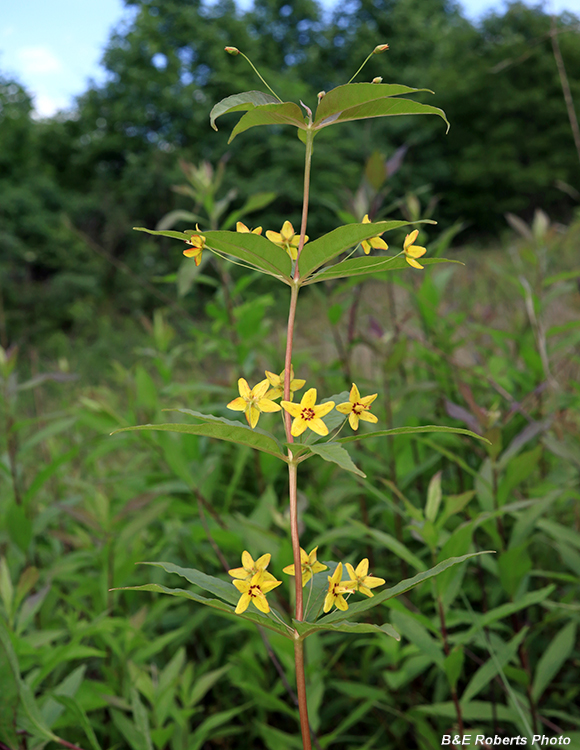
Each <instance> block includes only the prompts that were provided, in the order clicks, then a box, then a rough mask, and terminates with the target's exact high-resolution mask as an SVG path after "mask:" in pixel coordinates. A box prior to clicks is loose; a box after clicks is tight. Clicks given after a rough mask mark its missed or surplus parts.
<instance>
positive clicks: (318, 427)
mask: <svg viewBox="0 0 580 750" xmlns="http://www.w3.org/2000/svg"><path fill="white" fill-rule="evenodd" d="M315 404H316V388H310V389H309V390H307V391H306V393H305V394H304V395H303V396H302V401H301V402H300V403H299V404H295V403H293V402H292V401H280V406H283V407H284V409H285V410H286V411H287V412H288V414H290V415H291V416H293V417H294V421H293V422H292V428H291V430H290V432H291V433H292V435H293V436H294V437H298V435H302V433H303V432H304V430H305V429H306V428H307V427H310V429H311V430H312V431H313V432H316V433H317V434H318V435H328V427H327V426H326V425H325V424H324V422H323V421H322V419H321V417H324V416H326V415H327V414H328V412H330V411H332V410H333V409H334V401H327V402H326V403H325V404H319V405H318V406H315Z"/></svg>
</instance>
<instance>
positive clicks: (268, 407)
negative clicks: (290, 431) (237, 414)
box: [228, 378, 280, 430]
mask: <svg viewBox="0 0 580 750" xmlns="http://www.w3.org/2000/svg"><path fill="white" fill-rule="evenodd" d="M269 387H270V384H269V383H268V381H267V380H262V381H261V382H259V383H258V385H255V386H254V387H253V388H252V390H250V386H249V385H248V381H247V380H245V379H244V378H240V379H239V380H238V389H239V391H240V395H239V397H238V398H235V399H234V400H233V401H230V403H229V404H228V409H231V410H232V411H243V412H245V414H246V419H247V420H248V424H249V425H250V427H251V428H252V430H253V429H254V427H255V426H256V425H257V424H258V419H260V413H261V412H272V411H280V405H279V404H276V403H274V401H270V399H268V398H264V396H265V395H266V391H267V390H268V388H269Z"/></svg>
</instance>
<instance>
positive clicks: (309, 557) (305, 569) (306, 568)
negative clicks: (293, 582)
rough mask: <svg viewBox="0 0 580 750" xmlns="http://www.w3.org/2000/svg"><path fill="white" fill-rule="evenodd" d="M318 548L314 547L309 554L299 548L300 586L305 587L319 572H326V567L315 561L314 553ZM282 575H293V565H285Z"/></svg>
mask: <svg viewBox="0 0 580 750" xmlns="http://www.w3.org/2000/svg"><path fill="white" fill-rule="evenodd" d="M317 550H318V547H315V548H314V549H313V550H312V552H311V553H310V554H308V553H307V552H305V551H304V550H303V549H302V547H300V569H301V570H302V585H303V586H305V585H306V584H307V583H308V581H309V580H310V579H311V578H312V576H313V575H314V574H315V573H319V572H320V571H321V570H328V566H327V565H323V564H322V563H320V562H318V560H317V559H316V552H317ZM282 571H283V572H284V573H288V575H289V576H293V575H295V573H294V565H287V566H286V567H285V568H282Z"/></svg>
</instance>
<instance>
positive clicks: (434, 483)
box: [425, 471, 442, 523]
mask: <svg viewBox="0 0 580 750" xmlns="http://www.w3.org/2000/svg"><path fill="white" fill-rule="evenodd" d="M441 498H442V494H441V472H440V471H438V472H437V473H436V474H434V475H433V477H432V478H431V481H430V482H429V487H428V489H427V505H426V506H425V518H426V519H427V520H428V521H431V522H432V523H435V519H436V518H437V512H438V511H439V506H440V505H441Z"/></svg>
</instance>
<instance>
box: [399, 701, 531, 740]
mask: <svg viewBox="0 0 580 750" xmlns="http://www.w3.org/2000/svg"><path fill="white" fill-rule="evenodd" d="M415 712H416V713H419V714H426V715H427V716H439V717H441V718H445V719H453V720H455V719H456V718H457V708H456V706H455V704H454V703H453V701H448V702H447V703H426V704H425V705H423V706H414V707H413V708H412V709H411V710H410V711H409V713H410V714H411V715H412V714H413V713H415ZM461 713H462V714H463V720H464V721H469V722H475V721H487V722H493V721H500V722H511V723H512V724H518V723H519V721H520V717H519V716H518V714H517V713H516V712H515V711H512V709H511V708H508V706H503V705H501V704H498V703H496V702H494V703H491V702H486V701H472V702H471V703H469V704H468V705H467V706H465V708H464V709H463V710H462V712H461ZM473 739H475V738H473Z"/></svg>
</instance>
